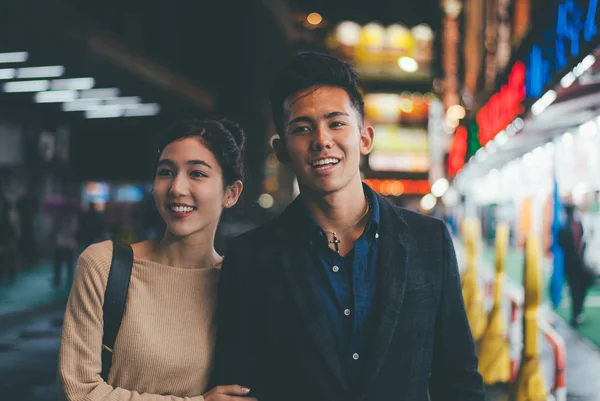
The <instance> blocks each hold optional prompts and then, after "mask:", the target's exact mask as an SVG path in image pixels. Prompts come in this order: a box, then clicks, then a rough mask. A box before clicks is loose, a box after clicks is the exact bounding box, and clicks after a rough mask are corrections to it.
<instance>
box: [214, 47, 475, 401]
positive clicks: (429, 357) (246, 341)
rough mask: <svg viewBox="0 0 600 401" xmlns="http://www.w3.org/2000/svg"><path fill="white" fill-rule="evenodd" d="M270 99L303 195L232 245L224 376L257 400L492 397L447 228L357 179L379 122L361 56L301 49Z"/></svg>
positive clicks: (221, 348) (283, 155)
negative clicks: (363, 80)
mask: <svg viewBox="0 0 600 401" xmlns="http://www.w3.org/2000/svg"><path fill="white" fill-rule="evenodd" d="M271 101H272V108H273V116H274V119H275V123H276V127H277V130H278V133H279V137H280V138H279V139H277V140H275V141H274V143H273V145H274V147H275V150H276V152H277V156H278V158H279V160H280V161H281V162H282V163H285V164H288V165H289V166H290V167H291V168H292V169H293V171H294V173H295V174H296V176H297V179H298V184H299V188H300V196H299V197H298V198H297V199H296V200H295V201H294V202H293V203H292V204H291V205H290V206H289V207H288V208H287V209H286V210H285V211H284V213H283V214H282V215H281V216H279V217H277V218H276V219H274V220H273V221H271V222H270V223H268V224H266V225H265V226H263V227H260V228H258V229H256V230H254V231H252V232H250V233H247V234H245V235H242V236H241V237H239V238H237V239H236V240H234V242H233V243H232V244H231V246H230V247H229V254H228V255H227V256H226V258H225V262H224V265H223V268H222V273H221V284H220V291H219V312H218V338H217V351H216V363H215V376H214V378H215V380H216V381H217V382H218V383H219V384H227V383H240V384H242V385H244V386H247V387H249V388H250V389H251V391H250V394H251V395H253V396H255V397H256V398H257V399H259V400H260V401H276V400H277V401H279V400H288V401H289V400H298V401H300V400H303V401H304V400H313V401H315V400H316V401H321V400H323V401H348V400H357V401H358V400H365V401H371V400H373V401H376V400H377V401H379V400H397V401H421V400H427V399H428V393H429V394H430V396H431V399H432V400H434V401H438V400H444V401H470V400H477V401H480V400H483V399H484V391H483V384H482V379H481V376H480V375H479V373H478V372H477V357H476V354H475V347H474V344H473V338H472V336H471V332H470V329H469V326H468V322H467V317H466V313H465V309H464V304H463V299H462V291H461V287H460V277H459V273H458V268H457V263H456V258H455V255H454V249H453V246H452V241H451V239H450V236H449V234H448V231H447V230H446V228H445V226H444V224H443V223H442V222H441V221H439V220H435V219H433V218H429V217H425V216H422V215H419V214H417V213H413V212H410V211H407V210H404V209H401V208H398V207H396V206H393V205H392V204H390V203H389V202H388V201H386V200H385V199H384V198H382V197H381V196H379V195H377V194H376V193H375V192H373V190H372V189H371V188H369V187H368V186H367V185H365V184H363V183H362V182H361V177H360V171H359V164H360V157H361V155H366V154H368V153H369V152H370V151H371V148H372V146H373V137H374V132H373V128H372V127H368V126H364V121H363V117H364V104H363V100H362V97H361V95H360V93H359V91H358V89H357V85H356V73H355V72H354V70H353V68H352V67H351V66H350V65H348V64H346V63H343V62H341V61H339V60H337V59H336V58H333V57H330V56H326V55H321V54H303V55H300V56H297V57H295V58H294V59H293V60H292V61H291V63H290V64H289V65H287V67H285V68H284V69H283V70H282V71H281V73H280V74H279V75H278V76H277V77H276V79H275V82H274V86H273V91H272V97H271Z"/></svg>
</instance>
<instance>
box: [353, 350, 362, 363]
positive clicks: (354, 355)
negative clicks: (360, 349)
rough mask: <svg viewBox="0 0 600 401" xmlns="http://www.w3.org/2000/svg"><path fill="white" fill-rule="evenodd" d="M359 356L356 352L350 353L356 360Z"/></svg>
mask: <svg viewBox="0 0 600 401" xmlns="http://www.w3.org/2000/svg"><path fill="white" fill-rule="evenodd" d="M359 357H360V355H358V354H357V353H356V352H355V353H354V354H352V359H354V360H355V361H358V358H359Z"/></svg>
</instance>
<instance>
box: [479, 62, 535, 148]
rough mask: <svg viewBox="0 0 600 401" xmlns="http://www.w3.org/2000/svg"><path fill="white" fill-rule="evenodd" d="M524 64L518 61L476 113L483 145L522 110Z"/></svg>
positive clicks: (480, 139)
mask: <svg viewBox="0 0 600 401" xmlns="http://www.w3.org/2000/svg"><path fill="white" fill-rule="evenodd" d="M524 100H525V65H524V64H523V63H522V62H520V61H518V62H517V63H515V65H514V67H513V69H512V70H511V72H510V75H509V77H508V83H507V84H506V85H503V86H502V88H501V89H500V92H498V93H496V94H495V95H494V96H492V97H491V99H490V100H489V101H488V102H487V103H486V105H485V106H483V107H482V108H481V110H479V113H477V117H476V120H477V125H478V126H479V142H480V143H481V146H485V145H486V144H487V143H488V142H489V141H491V140H492V139H494V137H495V136H496V135H497V134H498V133H499V132H500V131H502V130H503V129H505V128H506V127H507V126H508V125H509V124H510V123H511V122H512V121H513V120H514V119H515V118H517V117H518V116H519V115H520V114H521V113H523V111H524V106H523V101H524Z"/></svg>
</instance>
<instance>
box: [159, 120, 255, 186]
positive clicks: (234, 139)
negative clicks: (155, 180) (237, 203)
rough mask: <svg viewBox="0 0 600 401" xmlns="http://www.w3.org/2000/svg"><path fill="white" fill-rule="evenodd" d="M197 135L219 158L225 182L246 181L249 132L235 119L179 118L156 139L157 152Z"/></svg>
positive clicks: (228, 183)
mask: <svg viewBox="0 0 600 401" xmlns="http://www.w3.org/2000/svg"><path fill="white" fill-rule="evenodd" d="M191 137H197V138H198V139H199V140H200V141H202V143H203V144H204V146H206V147H207V148H208V150H210V151H211V152H212V153H213V154H214V155H215V158H216V159H217V162H218V163H219V166H221V170H223V181H224V183H225V185H231V184H233V183H234V182H235V181H237V180H240V181H244V144H245V142H246V135H245V133H244V130H243V129H242V127H241V126H240V125H239V124H238V123H236V122H235V121H232V120H229V119H226V118H220V119H217V118H207V119H205V120H200V119H196V118H192V119H185V120H180V121H177V122H176V123H174V124H173V125H171V126H170V127H169V128H167V130H166V131H164V132H163V133H162V134H161V135H160V136H159V137H158V138H157V148H158V154H159V156H160V154H161V153H162V151H163V150H164V149H165V148H166V147H167V145H169V144H170V143H172V142H175V141H178V140H181V139H184V138H191Z"/></svg>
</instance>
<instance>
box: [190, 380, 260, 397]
mask: <svg viewBox="0 0 600 401" xmlns="http://www.w3.org/2000/svg"><path fill="white" fill-rule="evenodd" d="M249 392H250V389H249V388H246V387H242V386H238V385H237V384H233V385H231V386H217V387H215V388H213V389H212V390H210V391H209V392H208V393H206V394H203V395H202V396H203V397H204V401H242V400H243V401H257V400H256V398H252V397H245V395H246V394H248V393H249Z"/></svg>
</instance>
